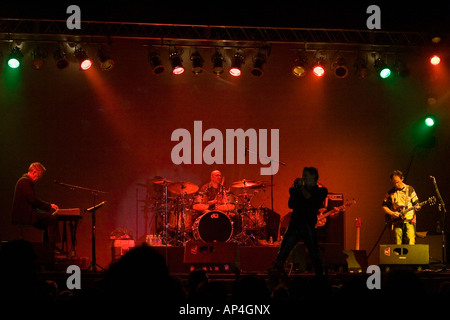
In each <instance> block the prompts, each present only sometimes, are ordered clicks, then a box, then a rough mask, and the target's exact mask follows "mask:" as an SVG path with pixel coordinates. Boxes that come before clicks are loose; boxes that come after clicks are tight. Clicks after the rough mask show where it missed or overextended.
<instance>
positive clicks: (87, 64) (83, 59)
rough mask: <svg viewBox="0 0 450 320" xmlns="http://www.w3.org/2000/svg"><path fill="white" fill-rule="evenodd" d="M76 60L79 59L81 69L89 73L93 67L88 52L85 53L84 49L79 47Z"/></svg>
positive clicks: (76, 51)
mask: <svg viewBox="0 0 450 320" xmlns="http://www.w3.org/2000/svg"><path fill="white" fill-rule="evenodd" d="M74 54H75V58H77V59H78V61H79V62H80V69H81V70H83V71H87V70H89V69H90V68H91V67H92V60H91V59H89V56H88V55H87V53H86V51H84V50H83V49H82V48H79V47H77V48H76V49H75V53H74Z"/></svg>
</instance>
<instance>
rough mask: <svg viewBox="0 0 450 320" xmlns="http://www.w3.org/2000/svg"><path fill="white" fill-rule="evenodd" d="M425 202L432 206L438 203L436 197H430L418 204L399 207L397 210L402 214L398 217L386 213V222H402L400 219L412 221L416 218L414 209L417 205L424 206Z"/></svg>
mask: <svg viewBox="0 0 450 320" xmlns="http://www.w3.org/2000/svg"><path fill="white" fill-rule="evenodd" d="M425 204H429V205H430V206H432V205H434V204H436V197H434V196H433V197H429V198H428V200H426V201H423V202H419V203H418V204H417V205H415V206H414V205H410V206H407V207H398V208H397V209H396V210H393V211H396V212H398V213H400V215H399V216H398V217H397V218H394V217H392V216H391V215H389V214H386V222H387V223H394V222H400V221H408V222H410V221H411V220H412V219H413V218H414V209H415V207H416V206H418V207H422V206H423V205H425Z"/></svg>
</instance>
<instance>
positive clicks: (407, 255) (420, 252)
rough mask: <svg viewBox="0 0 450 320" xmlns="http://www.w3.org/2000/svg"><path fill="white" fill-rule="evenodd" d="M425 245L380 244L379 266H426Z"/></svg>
mask: <svg viewBox="0 0 450 320" xmlns="http://www.w3.org/2000/svg"><path fill="white" fill-rule="evenodd" d="M429 263H430V259H429V247H428V245H427V244H416V245H409V244H402V245H395V244H382V245H380V265H428V264H429Z"/></svg>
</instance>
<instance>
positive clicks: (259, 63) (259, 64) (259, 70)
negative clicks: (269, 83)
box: [250, 52, 266, 77]
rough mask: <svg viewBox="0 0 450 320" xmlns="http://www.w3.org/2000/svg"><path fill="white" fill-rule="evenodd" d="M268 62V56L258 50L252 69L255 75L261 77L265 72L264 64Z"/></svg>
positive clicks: (251, 71)
mask: <svg viewBox="0 0 450 320" xmlns="http://www.w3.org/2000/svg"><path fill="white" fill-rule="evenodd" d="M265 63H266V56H265V55H264V54H263V53H261V52H258V53H257V54H256V55H255V56H254V57H253V67H252V68H251V69H250V73H251V74H252V75H253V76H255V77H261V76H262V75H263V74H264V71H263V66H264V64H265Z"/></svg>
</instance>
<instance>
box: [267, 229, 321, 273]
mask: <svg viewBox="0 0 450 320" xmlns="http://www.w3.org/2000/svg"><path fill="white" fill-rule="evenodd" d="M302 240H303V242H304V243H305V246H306V249H307V250H308V254H309V257H310V258H311V262H312V263H313V267H314V272H315V274H316V275H323V274H324V270H323V263H322V258H321V255H320V250H319V243H318V241H317V233H316V228H315V226H311V225H309V224H295V225H294V224H289V226H288V229H287V230H286V232H285V233H284V236H283V241H281V245H280V248H279V250H278V254H277V259H276V261H275V264H277V265H279V266H283V265H284V263H285V262H286V260H287V258H288V257H289V255H290V254H291V251H292V250H293V249H294V248H295V246H296V245H297V244H298V243H299V242H300V241H302Z"/></svg>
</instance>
